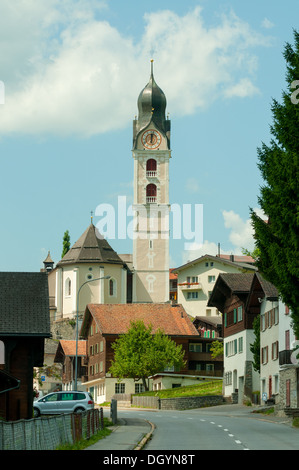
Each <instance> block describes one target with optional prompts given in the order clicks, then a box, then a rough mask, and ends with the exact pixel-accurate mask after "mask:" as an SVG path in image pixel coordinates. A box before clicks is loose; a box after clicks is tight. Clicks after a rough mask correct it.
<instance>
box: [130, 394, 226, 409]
mask: <svg viewBox="0 0 299 470" xmlns="http://www.w3.org/2000/svg"><path fill="white" fill-rule="evenodd" d="M223 403H224V399H223V396H222V395H213V396H204V397H178V398H159V397H151V396H149V397H146V396H144V397H142V396H140V397H138V396H133V397H132V406H137V407H141V408H153V409H160V410H190V409H192V408H203V407H206V406H216V405H222V404H223Z"/></svg>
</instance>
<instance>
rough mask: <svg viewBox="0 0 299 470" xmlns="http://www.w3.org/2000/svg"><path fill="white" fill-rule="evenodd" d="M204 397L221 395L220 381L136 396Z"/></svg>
mask: <svg viewBox="0 0 299 470" xmlns="http://www.w3.org/2000/svg"><path fill="white" fill-rule="evenodd" d="M205 395H222V380H214V381H205V382H203V383H200V384H197V385H188V386H186V387H177V388H169V389H165V390H158V391H152V392H144V393H139V394H138V396H154V397H160V398H177V397H198V396H205Z"/></svg>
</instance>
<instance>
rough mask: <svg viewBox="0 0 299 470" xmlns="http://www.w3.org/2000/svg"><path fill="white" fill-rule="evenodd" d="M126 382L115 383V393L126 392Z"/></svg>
mask: <svg viewBox="0 0 299 470" xmlns="http://www.w3.org/2000/svg"><path fill="white" fill-rule="evenodd" d="M125 389H126V384H124V383H116V384H115V393H125Z"/></svg>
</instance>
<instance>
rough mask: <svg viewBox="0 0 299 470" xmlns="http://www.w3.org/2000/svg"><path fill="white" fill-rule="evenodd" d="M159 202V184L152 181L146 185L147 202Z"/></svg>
mask: <svg viewBox="0 0 299 470" xmlns="http://www.w3.org/2000/svg"><path fill="white" fill-rule="evenodd" d="M155 202H157V186H156V185H155V184H153V183H150V184H148V185H147V187H146V203H147V204H152V203H155Z"/></svg>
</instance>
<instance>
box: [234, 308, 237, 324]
mask: <svg viewBox="0 0 299 470" xmlns="http://www.w3.org/2000/svg"><path fill="white" fill-rule="evenodd" d="M234 323H237V309H236V308H234Z"/></svg>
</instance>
